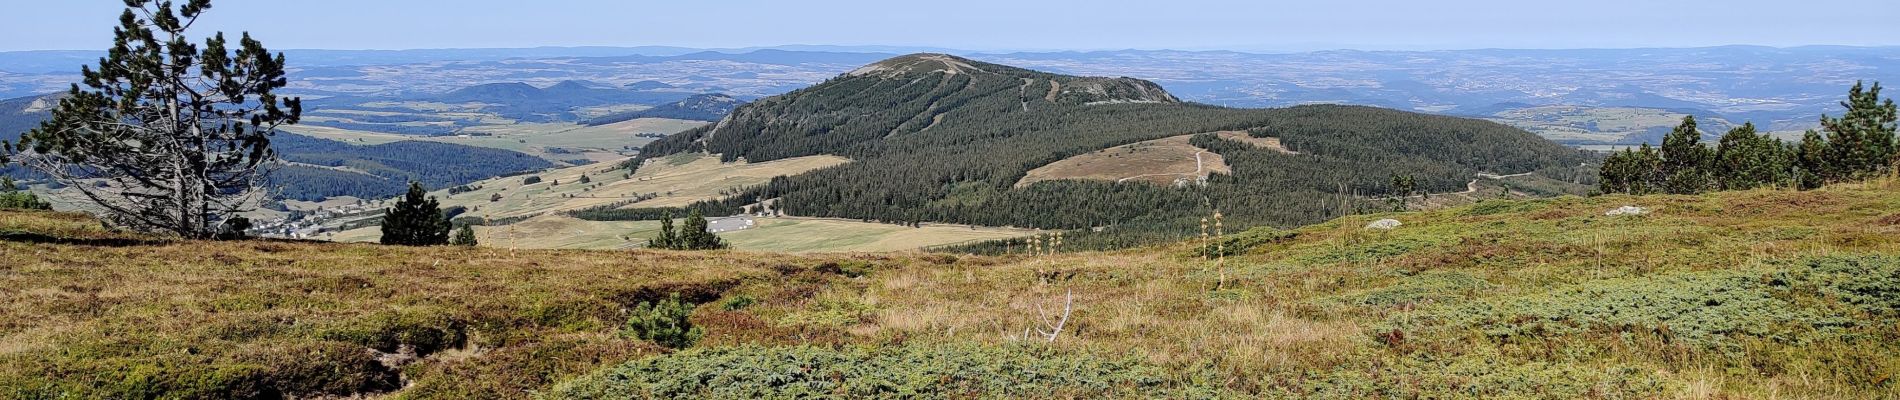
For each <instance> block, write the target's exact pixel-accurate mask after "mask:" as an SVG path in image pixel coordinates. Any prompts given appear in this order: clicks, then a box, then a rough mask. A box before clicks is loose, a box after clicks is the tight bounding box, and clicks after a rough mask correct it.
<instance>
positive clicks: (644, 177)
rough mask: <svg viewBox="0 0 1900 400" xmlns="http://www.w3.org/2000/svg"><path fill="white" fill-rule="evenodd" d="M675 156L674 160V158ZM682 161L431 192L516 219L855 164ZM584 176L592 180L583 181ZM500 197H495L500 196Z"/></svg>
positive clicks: (666, 198)
mask: <svg viewBox="0 0 1900 400" xmlns="http://www.w3.org/2000/svg"><path fill="white" fill-rule="evenodd" d="M669 159H670V158H669ZM680 161H684V162H682V163H680V164H677V165H676V164H672V163H669V162H668V159H661V160H655V162H654V163H652V164H649V165H647V166H643V167H641V168H640V169H639V172H638V173H635V174H634V175H633V176H632V177H627V176H626V170H624V169H616V168H615V166H616V165H617V164H619V162H618V161H614V162H607V163H600V164H595V165H583V166H577V167H568V168H560V169H554V170H549V171H544V172H540V173H535V174H528V175H524V176H513V177H505V178H496V179H489V180H484V181H480V182H475V183H471V184H469V185H468V186H471V187H476V186H479V187H481V189H478V190H475V191H472V192H466V193H458V194H454V195H450V194H448V191H447V188H438V189H441V190H437V191H435V192H432V193H430V194H431V195H433V196H436V197H437V198H438V199H440V201H441V202H442V206H443V207H454V206H462V207H468V208H469V210H470V211H469V213H468V214H467V215H470V216H478V217H485V218H491V219H493V218H513V217H522V216H535V215H542V214H549V213H555V212H561V211H572V210H580V209H585V208H589V207H595V206H600V205H604V204H614V203H624V202H627V201H631V200H633V199H635V198H637V197H638V196H641V195H647V194H652V195H657V196H658V197H657V198H653V199H650V200H646V201H641V202H639V203H634V204H632V205H631V207H673V206H683V205H687V204H692V203H693V202H698V201H702V200H713V199H717V198H720V197H722V196H723V195H722V194H721V193H720V192H721V191H727V190H732V189H736V188H744V187H749V186H755V185H759V184H763V183H765V182H767V181H770V180H771V179H772V177H775V176H781V175H797V174H801V173H805V172H809V171H812V170H816V169H819V168H825V167H830V166H835V165H840V164H844V163H846V162H849V161H850V160H847V159H845V158H842V157H835V156H810V157H797V158H788V159H783V160H773V161H770V162H763V163H745V162H733V163H721V162H719V159H718V157H713V156H709V155H689V156H687V157H684V158H682V159H681V160H680ZM582 175H585V176H587V177H588V180H589V181H590V183H588V184H581V183H580V178H581V176H582ZM525 176H538V177H541V183H537V184H533V185H524V184H523V183H522V182H523V178H524V177H525ZM497 194H499V195H501V197H502V199H501V200H500V201H490V200H491V199H492V198H493V197H494V196H495V195H497Z"/></svg>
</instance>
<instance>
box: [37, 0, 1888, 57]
mask: <svg viewBox="0 0 1900 400" xmlns="http://www.w3.org/2000/svg"><path fill="white" fill-rule="evenodd" d="M13 3H14V4H9V5H8V6H7V7H6V8H7V9H8V12H6V13H4V14H0V38H5V39H0V51H7V50H51V49H62V50H72V49H77V50H94V49H103V48H105V47H107V46H108V45H109V44H110V37H111V25H112V24H113V23H114V21H115V18H116V17H117V15H118V10H119V9H120V8H121V7H122V4H121V2H120V1H116V0H25V1H16V2H13ZM213 6H214V7H213V9H212V11H211V13H210V14H208V20H207V22H206V23H205V24H204V25H203V27H204V28H208V29H207V31H208V30H223V31H227V32H233V33H235V32H237V31H246V30H248V31H250V32H252V33H253V34H254V35H256V36H257V37H258V38H260V39H262V40H264V42H265V43H266V44H268V45H270V46H271V47H272V48H276V49H293V48H300V49H413V48H477V47H535V46H643V45H672V46H686V47H749V46H771V45H784V44H825V45H899V46H934V47H948V48H958V49H966V50H1097V49H1129V48H1136V49H1185V50H1202V49H1230V50H1251V51H1286V50H1314V49H1332V48H1354V49H1368V50H1372V49H1467V48H1584V47H1591V48H1624V47H1690V46H1709V45H1727V44H1753V45H1769V46H1797V45H1810V44H1835V45H1900V1H1895V0H1802V1H1785V0H1782V1H1769V0H1721V1H1717V0H1687V1H1675V0H1641V1H1638V0H1597V1H1542V0H1468V1H1424V0H1339V1H1312V0H1304V1H1293V2H1283V1H1202V0H1149V1H1122V0H1097V1H1040V2H1039V1H1028V0H953V1H857V0H850V1H844V0H799V1H792V0H676V1H631V0H541V1H523V0H463V1H416V0H219V1H215V2H214V3H213Z"/></svg>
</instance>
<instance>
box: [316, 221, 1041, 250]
mask: <svg viewBox="0 0 1900 400" xmlns="http://www.w3.org/2000/svg"><path fill="white" fill-rule="evenodd" d="M756 220H757V221H758V224H759V225H758V226H757V227H754V228H751V229H745V230H739V231H732V232H725V233H720V234H719V236H720V237H722V238H725V239H726V242H727V243H731V244H732V246H733V249H735V250H743V251H770V252H782V253H813V252H882V251H905V250H918V249H923V248H928V247H935V246H944V245H952V244H959V243H967V242H974V241H982V240H994V239H1008V238H1013V237H1022V236H1028V235H1030V234H1033V233H1034V231H1029V230H1020V229H1005V228H990V227H977V228H976V229H971V228H970V227H968V226H963V225H925V226H924V227H921V228H911V227H906V226H899V225H892V224H881V223H874V222H858V221H844V220H831V219H816V218H795V217H792V218H757V219H756ZM675 222H676V223H677V222H678V221H675ZM381 229H382V228H381V227H368V228H358V229H352V230H347V231H343V232H339V233H337V234H336V235H335V236H333V237H326V239H329V240H333V241H338V242H374V241H376V240H377V239H378V238H379V237H381V232H382V231H381ZM659 231H660V222H659V221H587V220H581V219H576V218H573V217H568V216H564V215H544V216H540V217H535V218H530V219H528V220H526V221H521V222H516V223H513V224H508V225H504V226H477V227H475V237H476V241H477V242H479V243H481V245H482V246H484V247H492V248H502V249H508V248H520V249H585V250H614V249H627V248H634V247H639V246H641V245H643V244H645V243H646V241H647V240H648V239H651V238H653V237H654V236H656V235H658V234H659Z"/></svg>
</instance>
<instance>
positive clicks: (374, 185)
mask: <svg viewBox="0 0 1900 400" xmlns="http://www.w3.org/2000/svg"><path fill="white" fill-rule="evenodd" d="M57 99H58V95H45V96H30V97H23V98H17V99H9V100H4V101H0V140H8V141H13V140H18V138H19V137H20V134H21V133H24V132H25V131H27V130H30V129H32V128H34V127H37V126H39V123H40V121H43V120H45V119H47V118H50V117H51V115H52V114H51V110H52V107H53V106H55V105H56V104H57V102H58V100H57ZM293 129H295V128H293ZM625 136H631V135H625ZM272 149H273V150H275V151H276V152H277V155H278V157H279V158H280V159H282V160H283V161H286V163H285V164H283V165H281V166H279V167H277V168H276V170H275V171H274V173H273V176H271V180H270V183H271V184H272V185H273V186H277V187H279V188H280V189H282V192H281V194H282V195H283V196H284V198H286V199H294V200H308V201H316V200H322V199H323V198H326V197H334V196H353V197H360V198H377V197H387V196H393V195H396V194H398V193H401V192H402V190H403V189H404V188H406V187H407V185H408V182H409V181H410V180H417V181H421V182H423V183H425V184H427V185H430V186H432V187H444V186H453V185H459V184H463V183H467V182H471V181H475V180H480V179H487V178H490V177H494V176H497V175H506V174H511V173H517V172H525V171H533V170H539V169H543V168H548V167H552V166H554V164H553V163H551V162H548V161H547V160H543V159H540V158H536V157H534V156H530V155H527V154H522V153H520V152H516V151H509V150H504V149H492V148H483V147H475V146H466V145H461V144H451V143H437V142H426V141H392V142H386V143H377V144H370V145H356V144H351V143H345V142H340V141H335V140H327V139H322V138H316V137H311V136H306V135H298V134H294V133H289V132H279V133H278V134H277V135H275V136H273V142H272ZM0 174H5V175H10V176H15V177H18V178H23V179H30V178H39V177H42V175H40V174H38V173H35V172H33V171H31V170H27V169H25V168H23V167H20V166H17V165H7V166H4V167H0Z"/></svg>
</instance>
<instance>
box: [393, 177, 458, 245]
mask: <svg viewBox="0 0 1900 400" xmlns="http://www.w3.org/2000/svg"><path fill="white" fill-rule="evenodd" d="M427 194H428V192H427V191H424V190H423V189H422V183H420V182H409V193H408V194H405V195H403V198H402V199H401V200H397V201H396V206H395V207H391V208H390V209H389V210H388V211H387V212H385V213H383V238H382V243H383V244H393V245H403V246H436V245H441V244H446V243H448V242H449V228H450V226H449V219H448V218H446V217H443V216H442V210H441V206H440V205H439V204H437V203H436V201H435V197H425V196H426V195H427Z"/></svg>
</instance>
